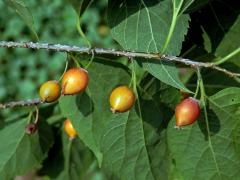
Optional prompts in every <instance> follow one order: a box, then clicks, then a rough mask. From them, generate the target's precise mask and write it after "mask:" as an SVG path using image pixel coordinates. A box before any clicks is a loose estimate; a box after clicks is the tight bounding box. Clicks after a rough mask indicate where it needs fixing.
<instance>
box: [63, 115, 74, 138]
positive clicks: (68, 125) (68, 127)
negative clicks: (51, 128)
mask: <svg viewBox="0 0 240 180" xmlns="http://www.w3.org/2000/svg"><path fill="white" fill-rule="evenodd" d="M64 130H65V132H66V133H67V135H68V136H69V138H70V139H74V138H75V137H76V136H77V131H76V130H75V129H74V128H73V125H72V123H71V121H70V119H66V120H65V121H64Z"/></svg>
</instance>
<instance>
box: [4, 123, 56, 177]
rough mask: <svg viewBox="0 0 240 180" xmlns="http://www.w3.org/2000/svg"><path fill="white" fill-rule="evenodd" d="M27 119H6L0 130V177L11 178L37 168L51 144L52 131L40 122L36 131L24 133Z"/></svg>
mask: <svg viewBox="0 0 240 180" xmlns="http://www.w3.org/2000/svg"><path fill="white" fill-rule="evenodd" d="M26 124H27V119H16V122H15V120H12V121H7V122H5V123H4V126H3V127H1V130H0V141H1V146H0V151H1V156H0V177H1V179H11V178H13V177H14V176H16V175H24V174H25V173H27V172H28V171H29V170H33V169H34V168H39V167H40V166H41V162H42V161H43V159H44V158H45V157H46V156H47V153H48V150H49V148H50V147H51V146H52V144H53V137H52V131H51V129H50V128H49V126H48V125H47V124H46V123H44V122H42V123H40V124H39V128H38V131H37V132H36V133H34V134H32V135H27V134H25V126H26Z"/></svg>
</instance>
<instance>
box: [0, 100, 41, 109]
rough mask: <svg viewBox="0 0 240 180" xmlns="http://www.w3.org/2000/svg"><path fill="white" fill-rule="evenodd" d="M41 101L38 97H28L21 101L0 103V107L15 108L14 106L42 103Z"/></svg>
mask: <svg viewBox="0 0 240 180" xmlns="http://www.w3.org/2000/svg"><path fill="white" fill-rule="evenodd" d="M42 103H43V101H41V100H40V99H28V100H21V101H12V102H7V103H0V109H7V108H15V107H26V106H37V105H39V104H42Z"/></svg>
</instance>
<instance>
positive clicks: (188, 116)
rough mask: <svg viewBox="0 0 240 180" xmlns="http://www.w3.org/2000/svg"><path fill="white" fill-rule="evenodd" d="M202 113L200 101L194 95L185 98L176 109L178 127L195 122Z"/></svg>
mask: <svg viewBox="0 0 240 180" xmlns="http://www.w3.org/2000/svg"><path fill="white" fill-rule="evenodd" d="M199 115H200V107H199V104H198V101H197V100H196V99H194V98H192V97H189V98H186V99H184V100H183V101H182V102H180V103H179V104H178V105H177V106H176V109H175V117H176V127H181V126H186V125H190V124H192V123H194V122H195V121H196V120H197V118H198V117H199Z"/></svg>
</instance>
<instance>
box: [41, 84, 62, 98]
mask: <svg viewBox="0 0 240 180" xmlns="http://www.w3.org/2000/svg"><path fill="white" fill-rule="evenodd" d="M39 95H40V98H41V100H42V101H44V102H53V101H56V100H57V99H58V98H59V97H60V95H61V87H60V85H59V83H58V81H54V80H52V81H47V82H45V83H44V84H42V85H41V87H40V90H39Z"/></svg>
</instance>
